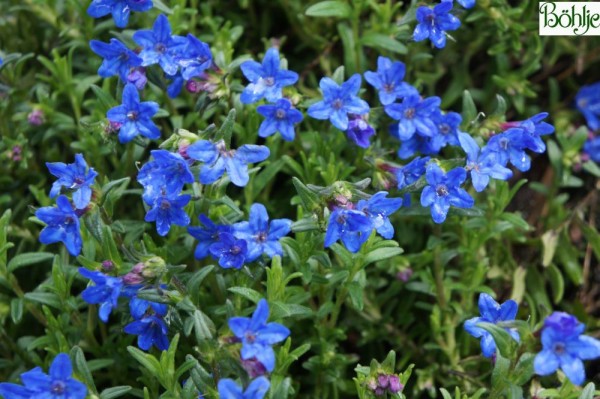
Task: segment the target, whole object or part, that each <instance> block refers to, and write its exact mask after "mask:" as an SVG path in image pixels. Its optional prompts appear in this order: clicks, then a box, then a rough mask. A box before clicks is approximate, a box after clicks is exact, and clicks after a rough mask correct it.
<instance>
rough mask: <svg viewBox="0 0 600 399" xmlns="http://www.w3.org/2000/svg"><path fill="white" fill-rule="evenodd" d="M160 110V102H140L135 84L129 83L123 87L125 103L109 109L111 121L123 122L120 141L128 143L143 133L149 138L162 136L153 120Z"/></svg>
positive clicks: (108, 113) (108, 115) (108, 116)
mask: <svg viewBox="0 0 600 399" xmlns="http://www.w3.org/2000/svg"><path fill="white" fill-rule="evenodd" d="M157 112H158V104H157V103H155V102H154V101H145V102H140V95H139V93H138V91H137V89H136V88H135V86H134V85H132V84H131V83H128V84H126V85H125V89H123V104H121V105H118V106H116V107H113V108H111V109H109V110H108V112H107V114H106V116H107V118H108V120H109V121H111V122H117V123H119V124H121V127H120V129H119V141H120V142H121V143H128V142H130V141H131V140H133V139H134V138H135V136H137V135H139V134H141V135H142V136H144V137H148V138H149V139H158V138H160V130H158V127H157V126H156V125H155V124H154V122H152V117H153V116H154V114H156V113H157Z"/></svg>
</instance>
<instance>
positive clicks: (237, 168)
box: [187, 140, 270, 187]
mask: <svg viewBox="0 0 600 399" xmlns="http://www.w3.org/2000/svg"><path fill="white" fill-rule="evenodd" d="M187 154H188V155H189V157H190V158H192V159H195V160H198V161H201V162H204V165H202V167H201V168H200V183H202V184H211V183H214V182H216V181H217V180H218V179H219V178H220V177H221V176H223V173H225V171H227V174H228V175H229V179H230V180H231V182H232V183H233V184H235V185H236V186H238V187H244V186H245V185H246V184H248V181H249V180H250V176H249V175H248V164H249V163H256V162H262V161H264V160H265V159H267V158H268V157H269V154H270V151H269V148H268V147H266V146H264V145H255V144H245V145H243V146H241V147H240V148H238V149H237V150H228V149H227V147H226V146H225V141H224V140H220V141H218V142H217V143H212V142H210V141H208V140H199V141H197V142H195V143H194V144H192V145H190V146H189V147H188V149H187Z"/></svg>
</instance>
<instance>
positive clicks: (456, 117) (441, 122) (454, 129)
mask: <svg viewBox="0 0 600 399" xmlns="http://www.w3.org/2000/svg"><path fill="white" fill-rule="evenodd" d="M432 119H433V123H435V125H436V126H437V130H438V136H439V140H440V145H441V147H445V146H446V145H459V143H458V133H459V127H460V124H461V123H462V116H460V114H459V113H456V112H446V113H445V114H443V113H442V112H440V111H439V110H436V112H434V113H433V115H432Z"/></svg>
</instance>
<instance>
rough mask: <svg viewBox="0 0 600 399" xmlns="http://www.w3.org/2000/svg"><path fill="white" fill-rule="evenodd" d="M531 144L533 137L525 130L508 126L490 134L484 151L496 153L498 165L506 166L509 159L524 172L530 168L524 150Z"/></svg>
mask: <svg viewBox="0 0 600 399" xmlns="http://www.w3.org/2000/svg"><path fill="white" fill-rule="evenodd" d="M533 146H535V144H534V143H533V139H532V137H531V136H530V135H529V134H527V133H526V132H525V130H523V129H521V128H510V129H508V130H506V131H505V132H502V133H500V134H496V135H494V136H492V137H491V138H490V139H489V141H488V143H487V145H486V149H487V150H486V151H492V152H494V153H496V156H497V162H498V163H499V164H500V165H503V166H506V165H507V164H508V161H510V163H511V164H513V165H514V166H515V167H516V168H517V169H519V170H520V171H521V172H525V171H528V170H529V168H531V158H529V155H527V153H526V152H525V148H530V147H533Z"/></svg>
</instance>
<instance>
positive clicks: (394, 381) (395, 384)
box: [388, 374, 404, 393]
mask: <svg viewBox="0 0 600 399" xmlns="http://www.w3.org/2000/svg"><path fill="white" fill-rule="evenodd" d="M389 377H390V385H389V386H388V389H389V390H390V392H391V393H398V392H400V391H401V390H402V388H404V385H402V384H401V383H400V378H398V376H397V375H393V374H392V375H390V376H389Z"/></svg>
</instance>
